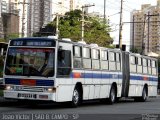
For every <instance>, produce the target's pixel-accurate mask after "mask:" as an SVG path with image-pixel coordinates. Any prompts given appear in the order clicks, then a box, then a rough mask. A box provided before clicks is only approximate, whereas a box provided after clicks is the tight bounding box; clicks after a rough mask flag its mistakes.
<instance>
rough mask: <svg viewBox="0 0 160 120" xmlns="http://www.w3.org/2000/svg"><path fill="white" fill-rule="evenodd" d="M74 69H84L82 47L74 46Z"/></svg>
mask: <svg viewBox="0 0 160 120" xmlns="http://www.w3.org/2000/svg"><path fill="white" fill-rule="evenodd" d="M73 67H74V68H77V69H78V68H82V48H81V47H80V46H73Z"/></svg>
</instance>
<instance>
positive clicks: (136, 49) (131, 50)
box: [130, 48, 142, 53]
mask: <svg viewBox="0 0 160 120" xmlns="http://www.w3.org/2000/svg"><path fill="white" fill-rule="evenodd" d="M130 52H132V53H142V49H138V48H131V49H130Z"/></svg>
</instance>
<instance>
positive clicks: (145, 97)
mask: <svg viewBox="0 0 160 120" xmlns="http://www.w3.org/2000/svg"><path fill="white" fill-rule="evenodd" d="M146 100H147V89H146V87H145V88H143V92H142V97H141V98H140V101H141V102H145V101H146Z"/></svg>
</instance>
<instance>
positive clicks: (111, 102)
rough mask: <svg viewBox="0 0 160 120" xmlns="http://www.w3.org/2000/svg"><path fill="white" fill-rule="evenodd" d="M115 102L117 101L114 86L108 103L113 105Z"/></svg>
mask: <svg viewBox="0 0 160 120" xmlns="http://www.w3.org/2000/svg"><path fill="white" fill-rule="evenodd" d="M115 101H116V89H115V87H114V86H112V87H111V90H110V95H109V98H108V103H109V104H113V103H115Z"/></svg>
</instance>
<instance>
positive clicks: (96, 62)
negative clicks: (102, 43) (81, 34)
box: [91, 49, 100, 70]
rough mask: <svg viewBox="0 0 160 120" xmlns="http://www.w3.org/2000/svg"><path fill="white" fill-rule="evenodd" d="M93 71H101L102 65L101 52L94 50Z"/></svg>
mask: <svg viewBox="0 0 160 120" xmlns="http://www.w3.org/2000/svg"><path fill="white" fill-rule="evenodd" d="M91 55H92V69H93V70H98V69H100V63H99V50H97V49H92V54H91Z"/></svg>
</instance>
